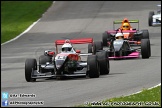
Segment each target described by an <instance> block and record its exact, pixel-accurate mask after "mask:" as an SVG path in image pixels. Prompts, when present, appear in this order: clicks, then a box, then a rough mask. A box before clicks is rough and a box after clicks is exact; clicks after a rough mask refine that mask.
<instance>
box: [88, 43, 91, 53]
mask: <svg viewBox="0 0 162 108" xmlns="http://www.w3.org/2000/svg"><path fill="white" fill-rule="evenodd" d="M88 53H92V44H88Z"/></svg>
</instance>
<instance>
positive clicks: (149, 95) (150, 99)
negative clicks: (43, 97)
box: [74, 86, 161, 107]
mask: <svg viewBox="0 0 162 108" xmlns="http://www.w3.org/2000/svg"><path fill="white" fill-rule="evenodd" d="M74 107H161V86H158V87H155V88H152V89H150V90H148V89H143V90H142V92H140V93H137V94H133V95H130V96H121V97H118V98H117V97H115V98H111V99H106V100H102V101H98V102H88V103H87V104H83V105H76V106H74Z"/></svg>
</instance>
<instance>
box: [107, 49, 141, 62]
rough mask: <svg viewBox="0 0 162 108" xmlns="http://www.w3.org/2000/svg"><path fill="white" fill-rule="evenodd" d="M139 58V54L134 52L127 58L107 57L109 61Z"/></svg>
mask: <svg viewBox="0 0 162 108" xmlns="http://www.w3.org/2000/svg"><path fill="white" fill-rule="evenodd" d="M139 57H140V52H138V51H136V52H132V53H131V54H129V55H128V56H112V57H109V59H110V60H111V59H131V58H132V59H133V58H139Z"/></svg>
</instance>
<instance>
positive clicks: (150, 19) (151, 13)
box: [148, 11, 154, 26]
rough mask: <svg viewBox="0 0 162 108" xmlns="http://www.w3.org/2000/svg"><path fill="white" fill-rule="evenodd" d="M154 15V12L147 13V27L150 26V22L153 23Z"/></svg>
mask: <svg viewBox="0 0 162 108" xmlns="http://www.w3.org/2000/svg"><path fill="white" fill-rule="evenodd" d="M153 15H154V11H150V12H149V17H148V25H149V26H152V21H153V18H152V16H153Z"/></svg>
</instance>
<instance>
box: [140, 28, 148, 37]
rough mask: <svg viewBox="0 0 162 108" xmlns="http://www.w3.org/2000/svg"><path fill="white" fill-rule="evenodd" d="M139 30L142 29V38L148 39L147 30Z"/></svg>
mask: <svg viewBox="0 0 162 108" xmlns="http://www.w3.org/2000/svg"><path fill="white" fill-rule="evenodd" d="M141 31H142V39H149V32H148V30H141Z"/></svg>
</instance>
